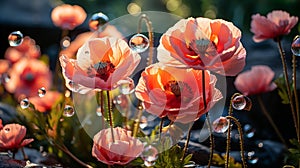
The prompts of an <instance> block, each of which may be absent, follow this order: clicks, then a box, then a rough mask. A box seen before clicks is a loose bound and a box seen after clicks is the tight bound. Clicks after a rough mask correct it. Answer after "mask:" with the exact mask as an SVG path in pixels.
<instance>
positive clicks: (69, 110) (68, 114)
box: [63, 105, 75, 117]
mask: <svg viewBox="0 0 300 168" xmlns="http://www.w3.org/2000/svg"><path fill="white" fill-rule="evenodd" d="M74 114H75V110H74V108H73V107H72V106H70V105H65V108H64V112H63V116H65V117H72V116H73V115H74Z"/></svg>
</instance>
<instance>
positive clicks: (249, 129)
mask: <svg viewBox="0 0 300 168" xmlns="http://www.w3.org/2000/svg"><path fill="white" fill-rule="evenodd" d="M243 130H244V134H245V136H246V137H247V138H252V137H253V136H254V135H255V129H254V128H253V127H252V126H251V125H249V124H246V125H244V127H243Z"/></svg>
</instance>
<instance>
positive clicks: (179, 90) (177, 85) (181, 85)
mask: <svg viewBox="0 0 300 168" xmlns="http://www.w3.org/2000/svg"><path fill="white" fill-rule="evenodd" d="M164 89H165V90H166V91H171V92H172V93H173V94H174V95H175V96H176V97H179V96H182V97H191V95H193V92H192V89H191V88H190V86H189V85H188V84H187V83H185V82H182V81H175V80H171V81H169V82H168V83H167V84H166V85H165V86H164Z"/></svg>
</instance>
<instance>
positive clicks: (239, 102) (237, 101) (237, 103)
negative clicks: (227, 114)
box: [232, 95, 252, 111]
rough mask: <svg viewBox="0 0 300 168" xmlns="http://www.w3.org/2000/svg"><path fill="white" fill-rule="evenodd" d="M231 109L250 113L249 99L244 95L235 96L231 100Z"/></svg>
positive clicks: (250, 104) (250, 103)
mask: <svg viewBox="0 0 300 168" xmlns="http://www.w3.org/2000/svg"><path fill="white" fill-rule="evenodd" d="M232 107H233V108H234V109H236V110H247V111H250V110H251V107H252V102H251V99H250V98H248V97H247V96H244V95H237V96H235V97H234V98H233V99H232Z"/></svg>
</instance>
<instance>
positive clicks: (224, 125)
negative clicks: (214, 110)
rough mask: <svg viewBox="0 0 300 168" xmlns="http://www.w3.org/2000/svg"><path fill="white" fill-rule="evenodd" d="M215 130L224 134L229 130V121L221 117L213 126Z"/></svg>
mask: <svg viewBox="0 0 300 168" xmlns="http://www.w3.org/2000/svg"><path fill="white" fill-rule="evenodd" d="M212 127H213V130H214V132H216V133H224V132H226V131H227V130H228V128H229V120H228V119H227V118H226V117H219V118H218V119H216V120H215V121H214V122H213V124H212Z"/></svg>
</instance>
